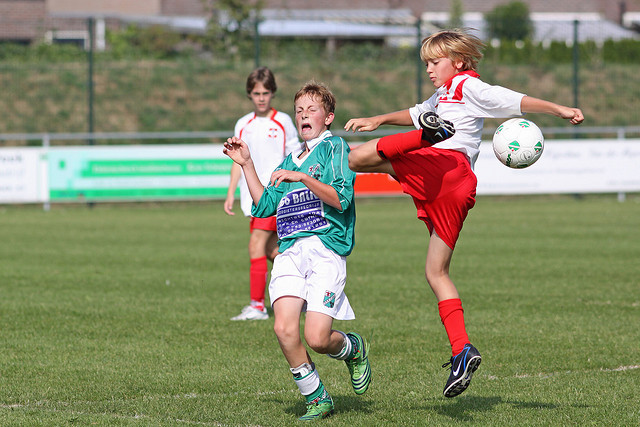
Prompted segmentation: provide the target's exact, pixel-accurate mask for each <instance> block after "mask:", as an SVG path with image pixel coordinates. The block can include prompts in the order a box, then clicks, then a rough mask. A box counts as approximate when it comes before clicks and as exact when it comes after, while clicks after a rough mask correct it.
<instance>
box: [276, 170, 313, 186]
mask: <svg viewBox="0 0 640 427" xmlns="http://www.w3.org/2000/svg"><path fill="white" fill-rule="evenodd" d="M305 176H308V175H306V174H304V173H302V172H295V171H290V170H286V169H278V170H276V171H274V172H273V173H272V174H271V179H270V180H269V181H270V182H271V185H273V186H274V187H277V186H279V185H280V183H282V182H300V181H302V180H303V179H304V177H305Z"/></svg>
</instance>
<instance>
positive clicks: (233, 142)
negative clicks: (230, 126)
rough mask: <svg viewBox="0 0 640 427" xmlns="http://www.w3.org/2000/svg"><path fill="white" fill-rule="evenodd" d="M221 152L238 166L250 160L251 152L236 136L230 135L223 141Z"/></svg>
mask: <svg viewBox="0 0 640 427" xmlns="http://www.w3.org/2000/svg"><path fill="white" fill-rule="evenodd" d="M222 152H223V153H224V154H226V155H227V156H229V157H230V158H231V160H233V161H234V162H236V163H237V164H239V165H240V166H244V165H246V164H247V163H249V162H250V161H251V153H250V152H249V147H248V146H247V144H246V143H245V142H244V141H243V140H241V139H240V138H238V137H237V136H232V137H231V138H228V139H227V142H225V143H224V148H223V149H222Z"/></svg>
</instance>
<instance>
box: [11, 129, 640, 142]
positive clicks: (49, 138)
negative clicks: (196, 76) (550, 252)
mask: <svg viewBox="0 0 640 427" xmlns="http://www.w3.org/2000/svg"><path fill="white" fill-rule="evenodd" d="M402 129H403V128H400V127H395V128H393V129H378V130H376V131H374V132H362V133H353V132H345V131H343V130H341V129H340V130H333V131H332V132H333V134H334V135H337V136H342V137H344V138H345V139H348V140H349V142H354V143H355V142H362V141H366V140H369V139H373V138H379V137H382V136H385V135H392V134H394V133H398V132H403V130H402ZM407 129H408V128H407ZM493 132H494V129H493V128H491V127H486V128H485V129H484V131H483V135H484V137H485V138H486V139H489V137H490V136H491V135H493ZM542 133H543V134H544V135H553V136H554V138H555V139H562V138H560V137H562V136H564V137H565V138H566V139H571V138H575V137H583V136H585V135H588V136H589V137H590V138H613V139H628V138H631V137H632V136H635V137H640V126H607V127H588V126H572V127H547V128H542ZM231 135H233V131H231V130H229V131H201V132H104V133H100V132H98V133H5V134H0V141H41V144H40V145H41V146H43V147H49V146H51V145H52V142H54V141H70V142H71V141H73V142H76V143H77V142H78V141H84V142H85V143H86V145H92V144H93V143H95V141H122V140H140V141H143V140H163V141H169V140H207V141H212V140H217V141H220V142H221V141H224V140H225V139H226V138H228V137H229V136H231ZM354 139H358V141H354ZM57 145H65V144H57ZM80 145H82V144H80ZM0 146H3V144H1V143H0Z"/></svg>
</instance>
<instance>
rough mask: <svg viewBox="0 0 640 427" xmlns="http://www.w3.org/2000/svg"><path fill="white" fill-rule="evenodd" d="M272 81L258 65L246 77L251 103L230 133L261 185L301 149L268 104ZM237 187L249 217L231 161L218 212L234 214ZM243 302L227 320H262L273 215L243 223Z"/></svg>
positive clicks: (286, 120)
mask: <svg viewBox="0 0 640 427" xmlns="http://www.w3.org/2000/svg"><path fill="white" fill-rule="evenodd" d="M277 89H278V87H277V85H276V79H275V76H274V75H273V73H272V72H271V70H270V69H268V68H267V67H261V68H258V69H256V70H254V71H253V72H252V73H251V74H249V77H248V78H247V84H246V90H247V97H248V98H249V99H250V100H251V102H252V103H253V112H251V113H249V114H246V115H245V116H243V117H241V118H240V119H239V120H238V121H237V123H236V126H235V130H234V135H235V136H237V137H238V138H241V139H242V140H243V141H244V142H245V143H246V144H247V146H248V147H249V149H250V150H251V153H252V154H253V157H254V165H255V168H256V171H257V173H258V178H259V179H260V182H262V183H263V185H266V184H267V183H268V182H269V177H270V176H271V172H273V170H274V169H275V168H276V166H278V165H279V164H280V162H281V161H282V160H283V159H284V158H285V157H286V156H287V154H289V153H291V152H298V151H300V149H301V145H300V142H299V141H298V135H297V133H296V128H295V126H294V125H293V122H292V121H291V117H289V115H287V114H286V113H283V112H281V111H276V109H274V108H273V107H271V101H272V99H273V97H274V96H275V93H276V90H277ZM238 185H240V207H241V209H242V212H243V213H244V214H245V216H251V195H250V194H249V189H248V188H247V184H246V182H245V180H244V179H243V177H242V173H241V168H240V166H239V165H238V164H236V163H234V164H233V165H232V166H231V177H230V180H229V189H228V190H227V198H226V200H225V202H224V211H225V212H226V213H227V214H228V215H235V213H234V212H233V202H234V198H235V192H236V188H237V186H238ZM249 232H250V237H249V261H250V263H251V264H250V268H249V298H250V301H249V304H248V305H247V306H245V307H244V308H243V309H242V311H241V312H240V314H239V315H237V316H235V317H232V318H231V320H265V319H268V318H269V314H268V313H267V309H266V307H265V298H264V296H265V288H266V283H267V273H268V265H267V260H270V261H273V258H274V257H275V256H276V254H277V253H278V244H277V240H278V238H277V236H276V219H275V217H270V218H255V217H251V219H250V222H249Z"/></svg>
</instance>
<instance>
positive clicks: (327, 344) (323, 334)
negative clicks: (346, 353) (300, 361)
mask: <svg viewBox="0 0 640 427" xmlns="http://www.w3.org/2000/svg"><path fill="white" fill-rule="evenodd" d="M332 325H333V318H332V317H331V316H328V315H326V314H324V313H318V312H315V311H308V312H307V315H306V320H305V324H304V338H305V341H306V342H307V345H308V346H309V347H311V348H312V349H313V351H315V352H316V353H320V354H338V353H339V352H340V350H342V346H343V344H344V335H342V334H341V333H340V332H338V331H334V330H332V329H331V326H332Z"/></svg>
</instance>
